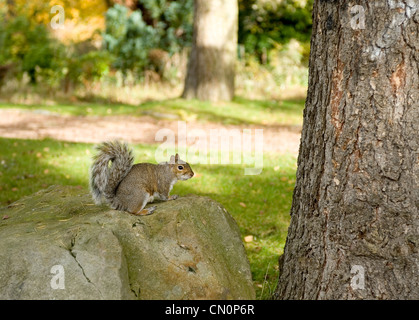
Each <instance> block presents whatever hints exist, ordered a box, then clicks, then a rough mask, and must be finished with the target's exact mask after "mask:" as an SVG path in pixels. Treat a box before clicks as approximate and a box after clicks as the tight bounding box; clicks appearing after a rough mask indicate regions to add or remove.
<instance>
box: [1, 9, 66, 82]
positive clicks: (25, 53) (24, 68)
mask: <svg viewBox="0 0 419 320" xmlns="http://www.w3.org/2000/svg"><path fill="white" fill-rule="evenodd" d="M0 47H1V48H2V50H1V51H0V65H1V64H7V63H13V64H14V65H15V66H16V67H17V69H18V71H20V73H24V72H26V73H27V74H28V75H29V77H30V79H31V82H32V83H35V82H36V75H37V72H38V71H40V70H42V71H44V73H45V72H46V73H49V74H50V75H51V74H54V73H55V70H56V69H57V67H58V65H59V62H58V61H59V58H58V59H57V57H60V56H61V55H62V52H63V47H62V45H60V44H59V43H58V42H57V41H54V40H53V39H52V38H51V36H50V34H49V33H48V30H47V29H46V27H45V26H44V25H38V24H34V23H32V22H31V21H30V20H29V19H27V18H26V17H25V16H18V17H16V18H15V19H12V20H9V21H7V22H6V21H2V22H0Z"/></svg>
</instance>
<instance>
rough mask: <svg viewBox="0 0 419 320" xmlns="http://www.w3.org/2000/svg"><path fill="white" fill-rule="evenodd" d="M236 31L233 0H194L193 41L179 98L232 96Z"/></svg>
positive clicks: (226, 97) (235, 8)
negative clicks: (183, 85) (183, 86)
mask: <svg viewBox="0 0 419 320" xmlns="http://www.w3.org/2000/svg"><path fill="white" fill-rule="evenodd" d="M237 32H238V4H237V0H195V9H194V35H193V44H192V51H191V53H190V56H189V63H188V71H187V75H186V80H185V88H184V91H183V95H182V96H183V98H186V99H199V100H209V101H219V100H223V101H229V100H231V99H232V98H233V96H234V67H235V61H236V56H237V37H238V35H237Z"/></svg>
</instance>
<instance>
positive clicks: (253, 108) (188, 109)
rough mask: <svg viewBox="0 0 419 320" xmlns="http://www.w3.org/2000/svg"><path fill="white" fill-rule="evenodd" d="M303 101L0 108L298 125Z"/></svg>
mask: <svg viewBox="0 0 419 320" xmlns="http://www.w3.org/2000/svg"><path fill="white" fill-rule="evenodd" d="M303 106H304V100H302V99H296V100H281V101H276V100H266V101H265V100H249V99H244V98H240V97H237V98H235V99H234V100H233V101H232V102H219V103H210V102H201V101H198V100H188V101H185V100H183V99H168V100H161V101H159V100H156V101H149V102H144V103H142V104H140V105H129V104H109V105H107V104H102V103H94V102H93V103H76V104H74V103H57V104H50V105H36V104H34V105H33V104H32V105H26V104H12V103H7V102H0V108H7V109H9V108H15V109H16V108H18V109H26V110H32V111H35V112H39V113H54V114H63V115H77V116H90V115H97V116H112V115H128V116H144V115H148V116H151V117H156V118H162V119H168V120H184V121H195V120H197V121H203V122H216V123H222V124H232V125H246V124H247V125H252V124H253V125H290V126H293V125H301V118H302V109H303Z"/></svg>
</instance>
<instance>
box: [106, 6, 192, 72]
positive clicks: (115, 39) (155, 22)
mask: <svg viewBox="0 0 419 320" xmlns="http://www.w3.org/2000/svg"><path fill="white" fill-rule="evenodd" d="M140 4H141V5H142V6H143V9H144V11H141V10H135V11H133V12H129V10H128V8H127V7H125V6H122V5H119V4H116V5H115V6H113V7H112V8H110V9H109V10H108V11H107V13H106V29H105V32H104V34H103V42H104V47H105V48H106V50H108V51H109V52H111V53H112V54H113V55H115V57H116V60H115V63H114V66H115V67H116V68H117V69H120V70H122V71H124V72H126V71H127V70H133V71H136V72H137V73H141V72H142V71H144V69H145V67H146V65H147V64H148V62H149V52H150V51H151V50H152V49H154V48H160V49H163V50H165V51H168V52H170V53H175V52H178V51H180V50H181V49H182V48H183V47H184V46H186V45H189V44H190V42H191V36H192V13H191V12H192V1H191V0H184V1H176V2H175V1H166V0H160V1H158V0H143V1H140ZM146 21H147V22H146Z"/></svg>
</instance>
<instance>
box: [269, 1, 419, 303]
mask: <svg viewBox="0 0 419 320" xmlns="http://www.w3.org/2000/svg"><path fill="white" fill-rule="evenodd" d="M354 5H361V6H362V7H363V8H364V9H365V29H354V28H352V27H351V19H353V18H354V16H355V14H354V13H351V11H350V10H351V8H352V6H354ZM418 74H419V2H418V1H417V0H405V1H390V0H388V1H386V0H380V1H378V0H377V1H333V0H329V1H326V0H317V1H315V4H314V12H313V35H312V51H311V57H310V80H309V89H308V97H307V102H306V108H305V111H304V127H303V132H302V138H301V145H300V154H299V159H298V170H297V183H296V187H295V191H294V198H293V204H292V209H291V224H290V227H289V232H288V238H287V243H286V246H285V252H284V256H283V259H281V263H280V264H281V265H280V270H281V274H280V278H279V282H278V288H277V292H276V294H275V297H276V298H279V299H418V298H419V255H418V248H419V219H418V211H419V210H418V208H419V165H418V164H419V138H418V131H419V76H418ZM353 266H361V267H362V268H364V279H365V285H364V288H363V289H362V288H359V287H357V286H353V285H351V280H353V278H354V277H355V276H360V275H361V274H360V273H357V274H352V273H351V270H352V268H353Z"/></svg>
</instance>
